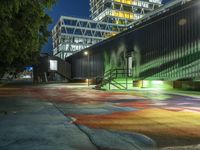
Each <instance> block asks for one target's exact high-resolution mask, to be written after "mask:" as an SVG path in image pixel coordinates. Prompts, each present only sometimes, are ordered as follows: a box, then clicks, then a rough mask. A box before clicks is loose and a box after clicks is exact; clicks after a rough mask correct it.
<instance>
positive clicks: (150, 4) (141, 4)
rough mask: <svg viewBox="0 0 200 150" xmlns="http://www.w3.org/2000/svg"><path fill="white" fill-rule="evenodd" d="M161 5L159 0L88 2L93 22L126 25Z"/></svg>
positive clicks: (94, 0)
mask: <svg viewBox="0 0 200 150" xmlns="http://www.w3.org/2000/svg"><path fill="white" fill-rule="evenodd" d="M161 5H162V3H161V0H90V12H91V18H92V19H93V20H95V21H102V22H109V23H114V24H125V25H128V24H129V23H131V22H133V21H134V20H137V19H140V18H142V17H143V16H144V15H145V14H147V13H149V12H151V11H153V10H155V9H156V8H158V7H160V6H161Z"/></svg>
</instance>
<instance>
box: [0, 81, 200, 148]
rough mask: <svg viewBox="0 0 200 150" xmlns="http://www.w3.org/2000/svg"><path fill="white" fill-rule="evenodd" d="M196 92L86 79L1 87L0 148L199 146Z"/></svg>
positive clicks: (199, 106) (199, 113)
mask: <svg viewBox="0 0 200 150" xmlns="http://www.w3.org/2000/svg"><path fill="white" fill-rule="evenodd" d="M199 120H200V98H199V96H198V94H197V95H194V94H193V95H192V94H191V95H190V96H189V94H188V93H187V94H177V93H176V94H175V93H173V92H171V93H167V92H164V91H144V90H139V91H129V92H120V91H118V92H116V91H115V92H113V91H112V92H111V91H110V92H108V91H96V90H92V89H88V88H87V86H86V85H85V84H79V85H78V84H47V85H32V84H31V83H30V82H15V83H10V84H7V85H4V86H1V87H0V149H1V150H142V149H144V150H146V149H147V150H148V149H152V150H153V149H200V146H199V145H198V144H200V121H199Z"/></svg>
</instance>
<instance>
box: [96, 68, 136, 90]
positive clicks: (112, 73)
mask: <svg viewBox="0 0 200 150" xmlns="http://www.w3.org/2000/svg"><path fill="white" fill-rule="evenodd" d="M132 81H133V80H132V72H131V71H130V72H129V70H127V69H111V70H108V71H107V72H105V74H104V76H103V78H102V79H101V82H100V83H99V84H98V85H97V86H96V89H109V90H111V89H119V90H125V89H129V87H131V86H132V84H133V82H132Z"/></svg>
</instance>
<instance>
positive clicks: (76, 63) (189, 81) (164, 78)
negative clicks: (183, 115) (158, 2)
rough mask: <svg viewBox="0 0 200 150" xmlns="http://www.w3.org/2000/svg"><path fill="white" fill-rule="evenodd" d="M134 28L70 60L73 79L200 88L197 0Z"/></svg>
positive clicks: (178, 1) (181, 0) (184, 0)
mask: <svg viewBox="0 0 200 150" xmlns="http://www.w3.org/2000/svg"><path fill="white" fill-rule="evenodd" d="M132 25H133V26H132V28H131V29H128V30H126V31H123V32H122V33H119V34H118V35H116V36H114V37H111V38H109V39H107V40H104V41H102V42H100V43H98V44H96V45H93V46H91V47H88V48H86V49H84V50H83V51H80V52H78V53H76V54H74V55H72V56H70V57H68V58H67V59H66V60H67V61H68V62H69V63H70V64H71V66H72V70H71V71H72V72H71V73H72V74H71V77H72V78H73V79H99V78H100V79H101V84H100V86H107V87H109V88H111V89H112V88H119V89H123V88H124V89H127V88H128V86H131V87H133V86H140V87H149V86H151V85H153V86H154V88H155V87H158V86H163V83H166V84H165V85H167V86H169V87H174V88H185V89H200V66H199V64H200V1H199V0H190V1H188V0H175V1H173V2H171V3H169V4H167V5H166V6H164V7H161V8H159V9H158V10H157V11H156V12H154V13H151V15H147V16H146V17H144V18H143V19H141V20H139V21H136V22H134V23H133V24H132ZM85 52H87V53H86V54H87V56H85V55H84V53H85ZM128 81H130V82H129V84H128Z"/></svg>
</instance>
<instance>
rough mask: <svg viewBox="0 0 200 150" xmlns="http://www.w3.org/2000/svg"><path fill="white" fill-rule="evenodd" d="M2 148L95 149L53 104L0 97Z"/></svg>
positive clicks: (21, 98) (6, 149)
mask: <svg viewBox="0 0 200 150" xmlns="http://www.w3.org/2000/svg"><path fill="white" fill-rule="evenodd" d="M0 149H1V150H96V147H95V146H94V145H93V144H92V143H91V142H90V140H89V138H88V137H87V136H86V135H85V134H84V133H83V132H82V131H80V129H79V128H77V127H76V126H75V125H74V124H72V123H71V120H70V119H68V118H66V117H65V116H64V115H63V114H62V113H61V112H60V111H59V110H57V109H56V108H55V107H54V106H53V105H52V103H49V102H46V101H38V100H36V99H33V98H30V97H22V96H20V97H7V96H6V97H0Z"/></svg>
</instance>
